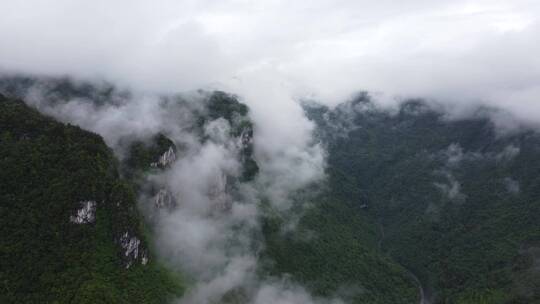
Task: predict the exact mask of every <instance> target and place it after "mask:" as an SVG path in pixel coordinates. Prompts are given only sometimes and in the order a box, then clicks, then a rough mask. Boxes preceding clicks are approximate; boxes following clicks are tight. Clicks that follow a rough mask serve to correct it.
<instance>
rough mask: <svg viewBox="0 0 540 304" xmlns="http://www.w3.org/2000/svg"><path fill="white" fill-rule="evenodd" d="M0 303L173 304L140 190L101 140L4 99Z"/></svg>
mask: <svg viewBox="0 0 540 304" xmlns="http://www.w3.org/2000/svg"><path fill="white" fill-rule="evenodd" d="M0 168H1V170H0V184H1V185H2V186H1V188H0V202H1V203H0V218H2V225H1V226H0V230H1V232H0V235H2V238H0V281H1V285H0V302H2V303H164V302H166V301H167V300H168V299H170V298H171V296H174V295H179V294H181V293H182V290H183V287H182V284H181V281H180V280H179V278H177V277H176V276H173V275H172V274H171V273H169V272H168V271H166V270H165V269H163V268H162V267H160V266H159V264H158V263H156V261H155V259H154V256H153V255H152V253H151V252H149V250H148V244H147V241H146V238H145V237H144V230H145V228H144V224H143V222H142V221H141V216H140V215H139V213H138V211H137V208H136V201H135V194H134V192H133V190H132V187H131V185H130V183H128V182H127V181H125V180H123V179H121V178H120V177H119V174H118V164H117V161H116V160H115V158H114V156H113V154H112V151H111V150H110V149H109V148H108V147H107V146H106V145H105V143H104V142H103V140H102V138H101V137H100V136H98V135H96V134H93V133H90V132H88V131H84V130H82V129H80V128H79V127H75V126H71V125H65V124H62V123H59V122H56V121H55V120H53V119H51V118H49V117H46V116H43V115H42V114H40V113H38V112H37V111H36V110H34V109H31V108H29V107H28V106H27V105H25V104H24V103H23V102H22V101H20V100H14V99H8V98H6V97H4V96H1V95H0Z"/></svg>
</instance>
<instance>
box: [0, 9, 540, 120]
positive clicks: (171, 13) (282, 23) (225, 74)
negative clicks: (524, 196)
mask: <svg viewBox="0 0 540 304" xmlns="http://www.w3.org/2000/svg"><path fill="white" fill-rule="evenodd" d="M0 11H2V18H0V43H1V46H0V68H2V69H4V70H10V71H23V72H32V73H47V74H51V73H53V74H72V75H77V76H84V77H104V78H107V79H109V80H111V81H115V82H119V83H123V84H128V85H132V86H135V87H137V88H140V89H151V90H169V91H179V90H180V91H182V90H192V89H196V88H201V87H203V88H205V87H222V88H228V89H230V90H233V91H238V92H240V93H243V91H244V90H246V88H247V87H249V89H248V90H252V91H253V90H256V91H260V92H269V91H274V90H276V89H277V88H279V89H281V90H284V91H286V92H287V94H289V95H292V96H293V97H305V96H315V97H317V98H319V99H320V100H322V101H325V102H330V103H335V102H337V101H342V100H343V99H344V98H346V97H348V96H350V94H351V93H353V92H355V91H358V90H368V91H371V92H373V93H376V94H380V95H381V96H383V97H381V98H382V99H388V98H393V97H395V96H401V97H407V96H423V97H435V98H438V99H440V100H451V101H452V102H461V103H464V102H465V103H470V102H472V101H479V100H480V101H483V102H488V103H491V104H498V105H501V104H502V105H504V106H505V107H507V108H510V109H511V110H512V111H514V112H515V113H517V114H518V115H520V116H521V117H524V118H527V119H535V118H537V117H540V102H539V100H538V96H540V57H539V56H538V54H540V25H539V20H538V18H539V17H540V1H535V0H506V1H497V0H474V1H464V0H452V1H443V0H439V1H427V0H409V1H389V0H379V1H364V0H333V1H326V0H309V1H277V0H257V1H247V0H222V1H208V0H196V1H178V0H176V1H134V0H130V1H127V0H126V1H110V0H96V1H83V0H80V1H76V0H54V1H52V0H51V1H48V0H42V1H38V0H35V1H0Z"/></svg>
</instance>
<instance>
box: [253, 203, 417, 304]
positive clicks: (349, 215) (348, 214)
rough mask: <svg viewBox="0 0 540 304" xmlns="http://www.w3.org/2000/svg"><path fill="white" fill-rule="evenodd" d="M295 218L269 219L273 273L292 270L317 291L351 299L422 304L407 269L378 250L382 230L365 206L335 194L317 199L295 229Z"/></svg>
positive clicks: (267, 233) (268, 247) (266, 223)
mask: <svg viewBox="0 0 540 304" xmlns="http://www.w3.org/2000/svg"><path fill="white" fill-rule="evenodd" d="M290 220H291V219H287V218H283V217H278V216H273V217H269V218H268V219H266V220H265V221H264V225H263V233H264V235H265V238H266V251H265V255H266V256H267V257H268V258H269V259H270V261H271V262H270V265H269V266H268V268H269V269H270V272H271V273H274V274H283V273H288V274H291V275H292V276H293V278H294V279H295V280H298V281H299V282H301V283H303V284H304V285H305V286H307V287H308V288H309V289H310V290H311V291H312V292H314V293H315V294H317V295H321V296H326V297H334V296H337V297H339V298H341V299H343V300H346V301H347V302H348V303H381V304H383V303H417V302H418V288H417V286H416V285H415V284H414V282H413V281H412V280H411V279H410V278H409V276H408V275H407V273H406V271H405V269H403V268H402V267H401V266H399V265H398V264H396V263H395V262H393V261H392V260H390V259H388V258H386V257H384V256H383V255H382V254H381V253H380V252H379V250H378V249H377V231H376V226H375V225H373V224H372V223H371V222H370V220H369V219H368V218H366V217H365V216H363V215H362V210H361V209H360V208H359V206H354V205H353V204H349V203H347V202H344V201H337V200H335V199H334V198H333V195H332V194H331V193H328V194H326V195H321V196H319V197H318V198H317V199H315V200H314V201H313V203H312V206H311V207H310V208H308V209H307V211H305V213H303V214H302V216H301V218H300V220H299V222H298V223H297V224H296V226H295V227H294V230H287V229H284V227H287V225H286V224H287V221H290Z"/></svg>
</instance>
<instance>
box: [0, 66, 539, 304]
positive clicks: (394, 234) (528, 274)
mask: <svg viewBox="0 0 540 304" xmlns="http://www.w3.org/2000/svg"><path fill="white" fill-rule="evenodd" d="M0 93H2V94H4V95H2V96H1V97H0V143H1V145H0V168H2V170H0V185H1V186H2V187H1V188H0V202H1V204H0V215H1V217H0V218H2V223H1V224H2V225H0V226H1V228H0V229H1V230H0V231H1V233H0V236H1V240H0V258H1V260H2V261H1V262H0V281H1V282H2V286H1V287H0V291H1V292H0V294H1V295H0V302H2V303H4V302H5V303H36V302H39V303H67V302H73V303H96V302H110V303H133V302H135V303H167V302H169V301H170V300H171V299H172V298H173V297H180V296H181V295H183V294H184V295H185V294H188V295H189V293H190V292H193V291H194V290H195V291H196V290H197V288H198V287H199V285H197V284H198V283H200V282H199V281H202V282H203V283H205V282H206V281H211V280H212V279H213V278H214V277H212V275H215V274H214V273H213V271H216V273H217V276H218V277H219V275H220V274H221V273H222V272H223V271H224V269H225V268H227V267H228V266H229V265H231V264H234V263H231V261H234V260H235V259H236V258H239V257H240V258H243V257H244V255H246V254H253V257H254V258H255V259H256V260H257V263H258V265H260V267H259V268H257V273H256V275H257V276H256V277H257V280H261V281H262V280H263V279H261V278H271V279H273V280H277V279H279V280H281V281H283V282H294V283H295V284H296V283H299V284H300V285H301V286H303V287H305V288H306V289H307V290H308V291H309V292H310V293H311V294H313V295H314V296H315V297H317V298H321V299H333V298H338V299H342V300H343V301H345V302H346V303H380V304H386V303H418V302H421V303H424V304H425V303H459V304H467V303H490V304H491V303H501V304H502V303H505V304H510V303H515V304H517V303H540V287H539V286H540V271H539V268H538V264H539V262H540V254H539V253H540V229H539V228H538V227H539V226H538V223H539V222H540V175H539V174H538V173H539V172H540V159H539V158H538V155H540V135H539V134H538V133H537V132H535V131H534V130H528V129H517V130H510V131H509V130H502V129H499V127H498V126H497V125H496V124H495V123H494V118H493V117H500V115H498V114H500V112H498V111H497V110H495V109H489V108H478V109H477V110H476V111H475V112H473V113H470V114H469V115H468V116H466V117H464V118H454V119H450V118H449V117H448V116H447V115H446V114H445V113H444V112H443V111H442V110H440V109H439V108H436V107H434V106H433V105H432V104H430V103H427V102H424V101H422V100H409V101H406V102H404V103H402V104H401V105H400V106H399V107H398V108H397V109H394V110H384V109H381V108H379V107H378V106H377V105H376V104H375V103H374V102H372V101H371V99H370V97H369V96H368V95H367V94H361V95H359V96H358V97H357V98H355V99H354V100H352V101H350V102H347V103H344V104H341V105H339V106H337V107H335V108H328V107H325V106H321V105H318V104H308V103H306V104H305V105H304V110H305V112H306V115H307V116H308V117H309V118H310V119H311V120H312V121H313V122H314V123H315V125H316V129H315V140H317V141H320V142H321V144H322V145H324V147H325V149H326V152H327V164H326V179H325V180H324V181H321V182H318V183H315V184H312V185H309V186H307V187H305V188H304V189H301V190H300V191H297V192H296V193H293V195H292V197H291V204H292V207H291V208H290V209H288V210H287V211H286V212H283V211H282V210H279V208H275V207H274V205H273V204H272V202H271V201H269V200H270V198H269V197H257V199H256V200H254V201H255V202H256V206H251V205H249V204H243V203H242V204H236V201H242V200H243V199H245V197H246V195H252V196H253V195H254V194H253V192H254V191H255V189H256V187H259V186H260V185H258V184H257V182H258V180H257V178H258V176H259V174H261V172H260V168H259V164H258V163H257V159H256V157H255V151H256V148H257V146H256V144H257V142H255V141H254V137H255V135H256V132H257V128H256V125H254V124H253V122H252V121H251V120H250V114H249V108H248V107H247V106H246V105H245V104H243V103H242V102H241V100H239V98H238V97H237V96H234V95H231V94H228V93H226V92H220V91H211V92H204V91H200V92H196V93H194V94H195V95H196V97H194V99H195V100H196V101H197V102H191V101H190V100H189V98H190V97H189V96H186V95H180V94H179V95H153V96H152V97H151V98H153V102H156V103H155V105H156V106H155V108H151V107H147V108H145V107H143V108H142V110H141V106H143V105H146V104H137V102H138V101H139V100H142V101H143V102H145V99H144V98H147V96H145V95H141V96H137V97H135V94H136V93H134V92H131V91H127V90H120V89H118V88H117V87H115V86H113V85H111V84H108V83H95V82H81V81H75V80H72V79H69V78H35V77H4V78H1V79H0ZM149 102H150V101H149ZM81 109H82V110H81ZM119 109H120V110H119ZM121 111H125V112H127V114H125V115H123V116H121V115H119V114H118V113H119V112H121ZM139 111H143V112H144V111H148V113H146V112H144V114H145V115H138V114H137V115H132V114H133V113H139ZM156 111H157V113H159V115H161V116H156ZM111 113H112V114H111ZM47 115H52V116H47ZM130 115H132V116H130ZM53 117H54V118H53ZM125 117H127V119H125ZM144 117H150V118H149V119H146V120H142V121H138V119H142V118H144ZM122 119H124V120H122ZM157 119H159V120H160V121H159V123H160V125H159V126H157V127H156V125H155V123H156V121H155V120H157ZM60 121H64V122H72V123H74V124H78V125H80V126H75V125H72V124H69V123H67V124H66V123H64V122H60ZM111 122H112V123H111ZM102 125H105V126H107V128H105V129H103V128H100V127H101V126H102ZM141 125H143V126H144V127H143V128H138V127H139V126H141ZM146 125H148V126H146ZM83 127H84V128H87V129H89V130H94V131H95V132H98V131H99V133H100V135H98V134H96V133H93V132H91V131H88V130H83V129H82V128H83ZM205 149H206V150H205ZM216 151H217V152H216ZM203 152H204V153H208V154H207V155H206V156H208V157H209V158H198V157H200V156H201V154H202V153H203ZM212 153H215V154H212ZM216 155H219V156H224V157H225V156H226V158H227V159H226V161H225V162H215V163H214V162H212V161H214V160H215V159H219V157H216ZM193 162H198V163H197V164H199V166H193V167H190V164H192V163H193ZM224 164H225V165H226V166H225V165H224ZM216 166H217V167H218V168H217V169H215V168H214V167H216ZM219 166H224V168H221V167H219ZM207 167H210V169H208V168H207ZM182 168H190V169H191V170H194V169H195V170H202V171H204V172H203V173H204V174H201V176H202V177H200V178H201V180H199V179H197V178H198V175H199V173H200V172H190V171H189V170H185V171H183V170H181V169H182ZM214 169H215V170H214ZM205 174H206V175H205ZM179 175H180V177H181V178H178V176H179ZM182 183H183V184H182ZM176 188H180V189H183V192H181V191H179V190H178V189H176ZM184 188H195V189H194V190H193V189H184ZM185 194H189V195H185ZM257 195H259V194H257ZM199 196H204V200H203V199H200V197H199ZM189 200H193V201H189ZM204 204H208V205H204ZM239 207H240V209H242V208H246V209H245V212H244V211H242V212H241V213H240V215H242V216H245V215H246V214H247V213H246V212H247V211H248V210H253V209H249V208H252V207H256V208H257V209H256V210H257V212H256V213H254V214H256V215H255V216H254V217H252V218H251V217H250V223H251V222H256V223H257V224H255V225H254V224H249V225H246V224H245V223H244V222H242V221H236V220H235V219H231V218H230V217H231V215H232V214H233V211H234V210H233V209H235V208H239ZM182 208H183V209H182ZM190 208H191V209H190ZM205 208H207V209H205ZM179 209H181V210H180V211H182V210H187V212H186V213H181V212H180V213H179ZM242 210H244V209H242ZM251 212H252V211H251ZM178 214H180V215H181V216H176V217H175V215H178ZM236 215H237V216H238V215H239V214H236ZM195 217H200V218H195ZM179 220H182V221H187V222H190V221H193V222H194V223H196V224H195V225H194V226H189V225H187V226H182V225H180V226H176V225H177V224H185V223H177V222H175V221H179ZM198 220H201V223H204V225H203V226H200V225H199V222H197V221H198ZM212 221H215V222H217V223H219V225H217V226H216V227H219V228H222V227H225V228H223V230H219V231H218V233H217V236H218V237H217V238H216V239H211V238H210V239H209V240H210V241H209V242H208V244H207V245H208V246H207V247H204V248H205V249H204V251H206V250H209V251H211V252H209V253H210V254H209V256H211V257H212V259H211V261H214V260H220V259H216V258H215V257H217V256H219V257H220V258H222V256H223V257H224V261H225V262H224V263H221V262H220V263H217V264H212V265H207V266H205V267H203V271H202V274H200V273H198V272H197V271H193V270H192V269H191V267H190V266H191V265H189V261H190V260H189V258H193V257H192V256H188V254H189V253H190V252H189V251H182V250H184V249H185V248H184V245H185V246H186V247H189V246H188V245H192V244H193V243H189V244H186V243H182V242H180V243H178V244H177V243H175V242H177V241H178V240H176V238H177V237H178V236H181V237H178V239H180V240H182V241H185V242H188V241H189V237H188V236H186V235H183V233H184V230H182V229H179V228H177V227H182V228H184V229H186V228H189V229H191V228H193V229H194V231H192V232H191V233H195V235H199V234H198V232H199V231H205V229H207V228H214V227H213V226H211V225H212V224H213V222H212ZM171 223H174V225H172V226H168V227H169V228H171V229H172V232H169V234H168V233H165V234H164V233H163V229H164V226H165V225H171ZM227 225H230V231H229V230H227V229H229V228H226V227H229V226H227ZM206 226H210V227H206ZM195 228H196V229H195ZM185 233H189V232H185ZM184 236H185V238H184ZM199 236H201V235H199ZM164 237H165V239H164ZM166 237H174V238H175V239H167V238H166ZM204 237H207V235H204ZM201 239H204V238H201ZM199 241H200V239H197V242H199ZM219 241H223V245H222V244H216V242H219ZM167 244H174V246H172V245H171V246H172V247H170V248H156V247H155V246H158V245H161V246H168V245H167ZM196 244H197V243H196ZM203 244H206V243H203ZM175 246H176V247H175ZM167 250H168V251H167ZM159 252H161V253H162V254H161V255H159V254H158V253H159ZM163 252H166V254H163ZM178 252H179V253H178ZM196 253H197V256H195V258H199V256H198V255H201V256H203V255H205V254H207V252H201V251H197V252H196ZM231 256H232V257H233V259H231ZM171 260H173V261H171ZM200 261H203V260H200ZM204 261H205V260H204ZM203 266H204V265H203ZM206 268H208V269H206ZM210 274H212V275H210ZM250 283H253V285H255V283H254V282H250ZM292 286H294V285H292ZM249 287H250V286H249V284H246V285H245V286H240V287H238V286H234V285H233V287H232V288H230V289H229V290H225V292H223V293H221V294H218V295H216V296H215V297H214V298H212V301H213V302H212V301H210V302H212V303H214V302H216V303H251V302H252V299H250V297H253V294H250V292H252V291H250V289H249ZM207 302H208V301H207Z"/></svg>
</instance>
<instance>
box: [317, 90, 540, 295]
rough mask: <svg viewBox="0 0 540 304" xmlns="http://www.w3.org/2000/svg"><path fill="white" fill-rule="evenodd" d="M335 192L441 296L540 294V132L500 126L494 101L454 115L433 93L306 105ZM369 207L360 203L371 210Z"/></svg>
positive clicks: (390, 251)
mask: <svg viewBox="0 0 540 304" xmlns="http://www.w3.org/2000/svg"><path fill="white" fill-rule="evenodd" d="M306 111H307V112H308V113H309V115H310V117H311V118H312V119H313V120H314V121H316V122H317V124H318V133H319V138H321V139H322V140H323V141H324V142H325V144H326V145H327V148H328V164H329V169H328V172H329V175H330V176H329V181H330V187H331V189H332V190H331V191H332V193H334V194H335V197H334V198H335V199H339V200H340V201H342V202H349V203H352V204H355V205H356V206H358V207H359V208H358V209H357V215H358V216H367V217H368V218H370V220H371V221H372V222H374V223H377V224H376V226H374V227H377V229H378V230H379V238H380V246H381V249H382V251H384V252H385V253H387V254H388V255H389V256H390V257H391V258H393V259H394V260H396V261H398V262H399V263H400V264H401V265H403V266H404V267H406V268H408V269H409V270H411V272H413V273H414V274H416V276H418V278H419V279H420V281H421V282H422V284H423V285H424V287H425V290H426V293H427V296H428V297H429V298H432V299H433V300H434V301H435V302H436V303H539V301H540V271H539V270H538V262H539V258H540V257H539V255H538V252H539V248H540V226H539V225H540V224H539V223H540V174H539V173H540V158H539V155H540V136H539V135H538V133H536V132H534V131H532V130H514V132H510V133H508V132H506V133H503V132H500V131H501V130H497V129H496V127H495V126H494V124H493V123H492V121H491V120H490V119H489V116H490V114H493V113H496V112H495V110H493V109H486V108H483V109H478V110H477V112H475V113H472V114H471V115H470V116H469V117H468V118H462V119H455V120H449V119H447V118H446V116H444V115H443V113H441V112H438V111H435V110H433V109H432V108H430V106H428V105H427V104H426V103H424V102H422V101H418V100H416V101H408V102H405V103H403V104H402V105H401V106H400V107H399V110H398V111H397V112H395V113H391V112H389V111H384V110H381V109H379V108H377V107H376V106H375V105H374V104H373V103H372V102H371V101H370V99H369V97H368V96H367V95H360V96H359V97H358V98H357V99H355V100H354V101H352V102H349V103H347V104H343V105H341V106H339V107H337V108H336V109H332V110H331V109H328V108H326V107H321V106H316V105H310V106H306ZM360 207H361V208H360Z"/></svg>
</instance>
